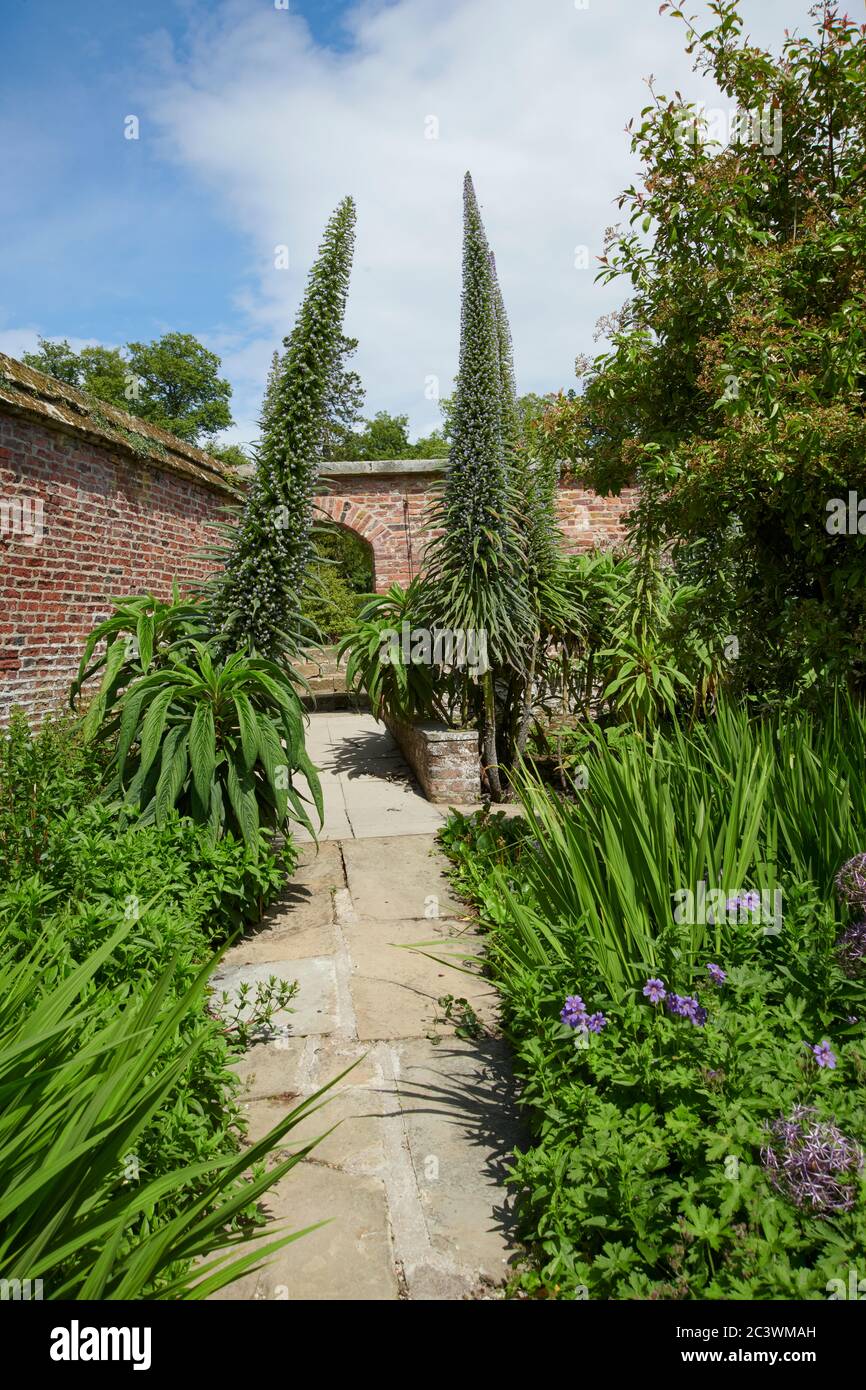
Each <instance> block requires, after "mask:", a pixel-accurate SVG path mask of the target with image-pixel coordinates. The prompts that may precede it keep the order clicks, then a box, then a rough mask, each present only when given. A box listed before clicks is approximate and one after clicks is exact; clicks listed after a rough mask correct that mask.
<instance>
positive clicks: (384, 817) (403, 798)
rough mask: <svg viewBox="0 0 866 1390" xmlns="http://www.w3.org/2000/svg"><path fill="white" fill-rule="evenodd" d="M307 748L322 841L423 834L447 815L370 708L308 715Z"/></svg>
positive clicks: (301, 837) (302, 837) (300, 836)
mask: <svg viewBox="0 0 866 1390" xmlns="http://www.w3.org/2000/svg"><path fill="white" fill-rule="evenodd" d="M307 751H308V752H309V755H310V758H311V759H312V761H313V762H314V763H315V765H316V767H317V768H318V769H319V778H320V781H321V784H322V794H323V797H324V804H325V823H324V825H323V826H322V828H321V829H320V830H317V838H318V839H319V840H320V841H333V840H339V841H343V840H353V839H369V838H377V837H381V836H393V835H427V834H431V833H435V831H436V830H438V828H439V826H440V825H441V824H442V823H443V821H444V820H445V816H446V812H447V808H444V807H441V806H433V805H432V804H431V803H430V802H429V801H427V799H426V798H425V796H424V794H423V792H422V791H421V789H420V787H419V786H418V784H417V783H416V782H415V780H414V778H412V777H411V775H410V773H409V770H408V768H407V767H406V764H405V762H404V761H403V759H402V757H401V754H400V750H399V749H398V747H397V745H396V743H395V742H394V740H393V739H392V737H391V735H390V734H389V733H388V731H387V730H386V729H385V728H384V726H383V725H381V724H380V723H379V722H378V721H377V720H375V719H374V718H373V716H372V715H371V714H354V713H347V714H314V715H312V716H311V717H310V722H309V725H308V729H307ZM302 785H303V784H302ZM293 833H294V835H295V839H296V840H297V841H298V842H299V843H301V844H306V843H310V842H311V841H312V838H313V837H312V836H311V835H310V833H309V831H307V830H304V829H303V827H300V826H299V827H298V828H297V831H296V832H293Z"/></svg>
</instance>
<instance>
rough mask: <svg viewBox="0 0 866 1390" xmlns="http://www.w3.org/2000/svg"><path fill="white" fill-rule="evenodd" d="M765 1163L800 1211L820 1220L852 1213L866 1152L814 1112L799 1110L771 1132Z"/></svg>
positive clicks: (775, 1182)
mask: <svg viewBox="0 0 866 1390" xmlns="http://www.w3.org/2000/svg"><path fill="white" fill-rule="evenodd" d="M761 1161H762V1162H763V1165H764V1168H765V1170H766V1172H767V1176H768V1177H769V1179H770V1182H771V1183H772V1185H773V1187H775V1189H776V1191H777V1192H781V1193H782V1194H783V1195H784V1196H786V1197H789V1198H790V1199H791V1201H792V1202H793V1203H794V1205H795V1206H798V1207H806V1208H808V1209H810V1210H811V1211H812V1212H814V1213H815V1214H817V1215H821V1214H823V1213H825V1212H841V1211H850V1210H851V1208H852V1207H853V1206H854V1202H855V1200H856V1195H857V1194H856V1179H857V1176H858V1174H859V1173H860V1172H861V1171H862V1168H863V1150H862V1149H861V1148H860V1145H859V1144H856V1143H855V1142H854V1140H853V1139H849V1138H848V1137H847V1136H846V1135H844V1134H842V1132H841V1131H840V1130H839V1129H837V1128H836V1125H835V1124H833V1123H828V1122H827V1121H826V1120H819V1119H818V1112H817V1110H815V1109H814V1107H811V1106H804V1105H798V1106H797V1107H796V1108H795V1109H794V1110H793V1111H792V1113H791V1115H790V1118H788V1119H785V1117H784V1115H780V1116H779V1118H778V1120H776V1122H775V1123H774V1124H772V1125H770V1126H769V1127H768V1135H767V1144H766V1146H765V1148H763V1149H762V1150H761Z"/></svg>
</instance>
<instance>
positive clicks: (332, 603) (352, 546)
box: [304, 522, 375, 642]
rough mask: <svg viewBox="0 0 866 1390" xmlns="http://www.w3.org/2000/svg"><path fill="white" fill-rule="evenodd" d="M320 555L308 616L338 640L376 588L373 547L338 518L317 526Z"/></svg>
mask: <svg viewBox="0 0 866 1390" xmlns="http://www.w3.org/2000/svg"><path fill="white" fill-rule="evenodd" d="M313 540H314V542H315V547H316V558H315V560H314V562H313V564H312V566H311V572H310V575H309V582H308V584H307V589H306V593H305V595H304V616H305V617H307V618H309V619H310V621H312V622H313V623H315V625H316V627H317V628H318V630H319V632H320V633H321V635H322V637H323V639H325V640H326V641H328V642H337V641H339V639H340V638H341V637H342V636H343V634H344V633H345V632H346V631H347V630H348V628H349V627H350V626H351V624H352V622H353V621H354V619H355V618H356V617H357V615H358V613H359V611H360V609H361V607H362V605H363V604H364V603H366V601H367V599H369V598H371V597H372V596H373V594H374V591H375V564H374V559H373V547H372V546H371V545H370V543H369V542H368V541H366V540H365V539H364V538H363V536H359V535H358V533H357V531H352V530H351V529H350V528H349V527H348V526H341V525H340V524H339V523H337V522H324V523H320V524H317V525H316V526H315V527H314V530H313Z"/></svg>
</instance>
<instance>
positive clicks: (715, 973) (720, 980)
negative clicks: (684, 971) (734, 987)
mask: <svg viewBox="0 0 866 1390" xmlns="http://www.w3.org/2000/svg"><path fill="white" fill-rule="evenodd" d="M707 974H708V975H709V977H710V979H711V980H712V982H713V984H714V985H723V984H724V983H725V980H726V979H727V978H728V977H727V975H726V974H725V972H724V970H723V969H722V967H721V966H720V965H712V964H710V965H708V966H707Z"/></svg>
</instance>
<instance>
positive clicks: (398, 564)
mask: <svg viewBox="0 0 866 1390" xmlns="http://www.w3.org/2000/svg"><path fill="white" fill-rule="evenodd" d="M315 507H316V512H317V513H318V515H319V516H324V517H327V518H328V519H329V520H330V521H332V522H334V523H335V525H337V526H342V527H343V528H344V529H345V530H347V531H352V532H353V533H354V534H355V535H356V536H360V538H361V540H363V541H365V542H366V543H367V545H368V546H369V547H370V551H371V553H372V560H373V587H374V589H375V590H376V591H377V592H381V591H382V590H383V589H387V588H388V585H389V584H391V583H393V580H394V577H396V575H397V573H399V572H400V571H401V569H402V559H403V557H402V552H401V548H400V545H399V541H398V540H397V539H395V535H394V530H393V528H392V527H391V526H389V525H388V524H387V523H386V522H385V521H384V520H383V519H382V518H381V517H377V516H375V515H374V514H373V512H371V511H370V510H369V508H367V507H365V506H364V504H363V503H361V502H358V501H356V500H355V499H354V498H352V497H346V496H339V495H336V496H331V495H328V494H326V495H325V496H318V497H316V499H315Z"/></svg>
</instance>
